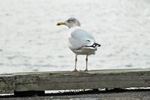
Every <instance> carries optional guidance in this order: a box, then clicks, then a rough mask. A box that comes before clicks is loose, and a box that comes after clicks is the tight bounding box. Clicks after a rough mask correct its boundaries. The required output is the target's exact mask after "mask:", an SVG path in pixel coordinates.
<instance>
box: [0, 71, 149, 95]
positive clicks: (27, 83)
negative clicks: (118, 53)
mask: <svg viewBox="0 0 150 100" xmlns="http://www.w3.org/2000/svg"><path fill="white" fill-rule="evenodd" d="M129 87H150V70H149V69H140V70H136V69H132V70H131V69H130V70H121V69H120V70H99V71H89V72H63V71H60V72H32V73H14V74H7V75H0V93H13V92H14V91H15V92H23V91H45V90H70V89H97V88H129Z"/></svg>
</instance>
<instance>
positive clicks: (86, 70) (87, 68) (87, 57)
mask: <svg viewBox="0 0 150 100" xmlns="http://www.w3.org/2000/svg"><path fill="white" fill-rule="evenodd" d="M85 60H86V69H85V70H84V71H88V55H86V59H85Z"/></svg>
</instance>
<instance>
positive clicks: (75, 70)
mask: <svg viewBox="0 0 150 100" xmlns="http://www.w3.org/2000/svg"><path fill="white" fill-rule="evenodd" d="M73 72H77V55H76V57H75V68H74V70H73Z"/></svg>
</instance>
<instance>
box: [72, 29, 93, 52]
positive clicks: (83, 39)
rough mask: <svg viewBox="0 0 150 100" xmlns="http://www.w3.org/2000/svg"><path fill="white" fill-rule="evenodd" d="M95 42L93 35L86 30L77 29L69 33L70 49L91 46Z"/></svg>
mask: <svg viewBox="0 0 150 100" xmlns="http://www.w3.org/2000/svg"><path fill="white" fill-rule="evenodd" d="M94 43H95V39H94V37H93V36H92V35H91V34H89V33H88V32H86V31H84V30H82V29H77V30H75V31H73V32H72V33H71V37H70V38H69V47H70V48H71V49H74V50H75V49H80V48H82V47H84V46H91V45H93V44H94Z"/></svg>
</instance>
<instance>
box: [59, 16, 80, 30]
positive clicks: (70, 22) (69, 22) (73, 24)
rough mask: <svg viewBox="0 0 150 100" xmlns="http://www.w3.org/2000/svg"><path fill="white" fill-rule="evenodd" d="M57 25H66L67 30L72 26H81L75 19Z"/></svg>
mask: <svg viewBox="0 0 150 100" xmlns="http://www.w3.org/2000/svg"><path fill="white" fill-rule="evenodd" d="M57 25H58V26H60V25H66V26H68V27H69V28H72V27H74V26H81V24H80V22H79V21H78V20H77V19H76V18H69V19H68V20H66V21H64V22H58V23H57Z"/></svg>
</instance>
